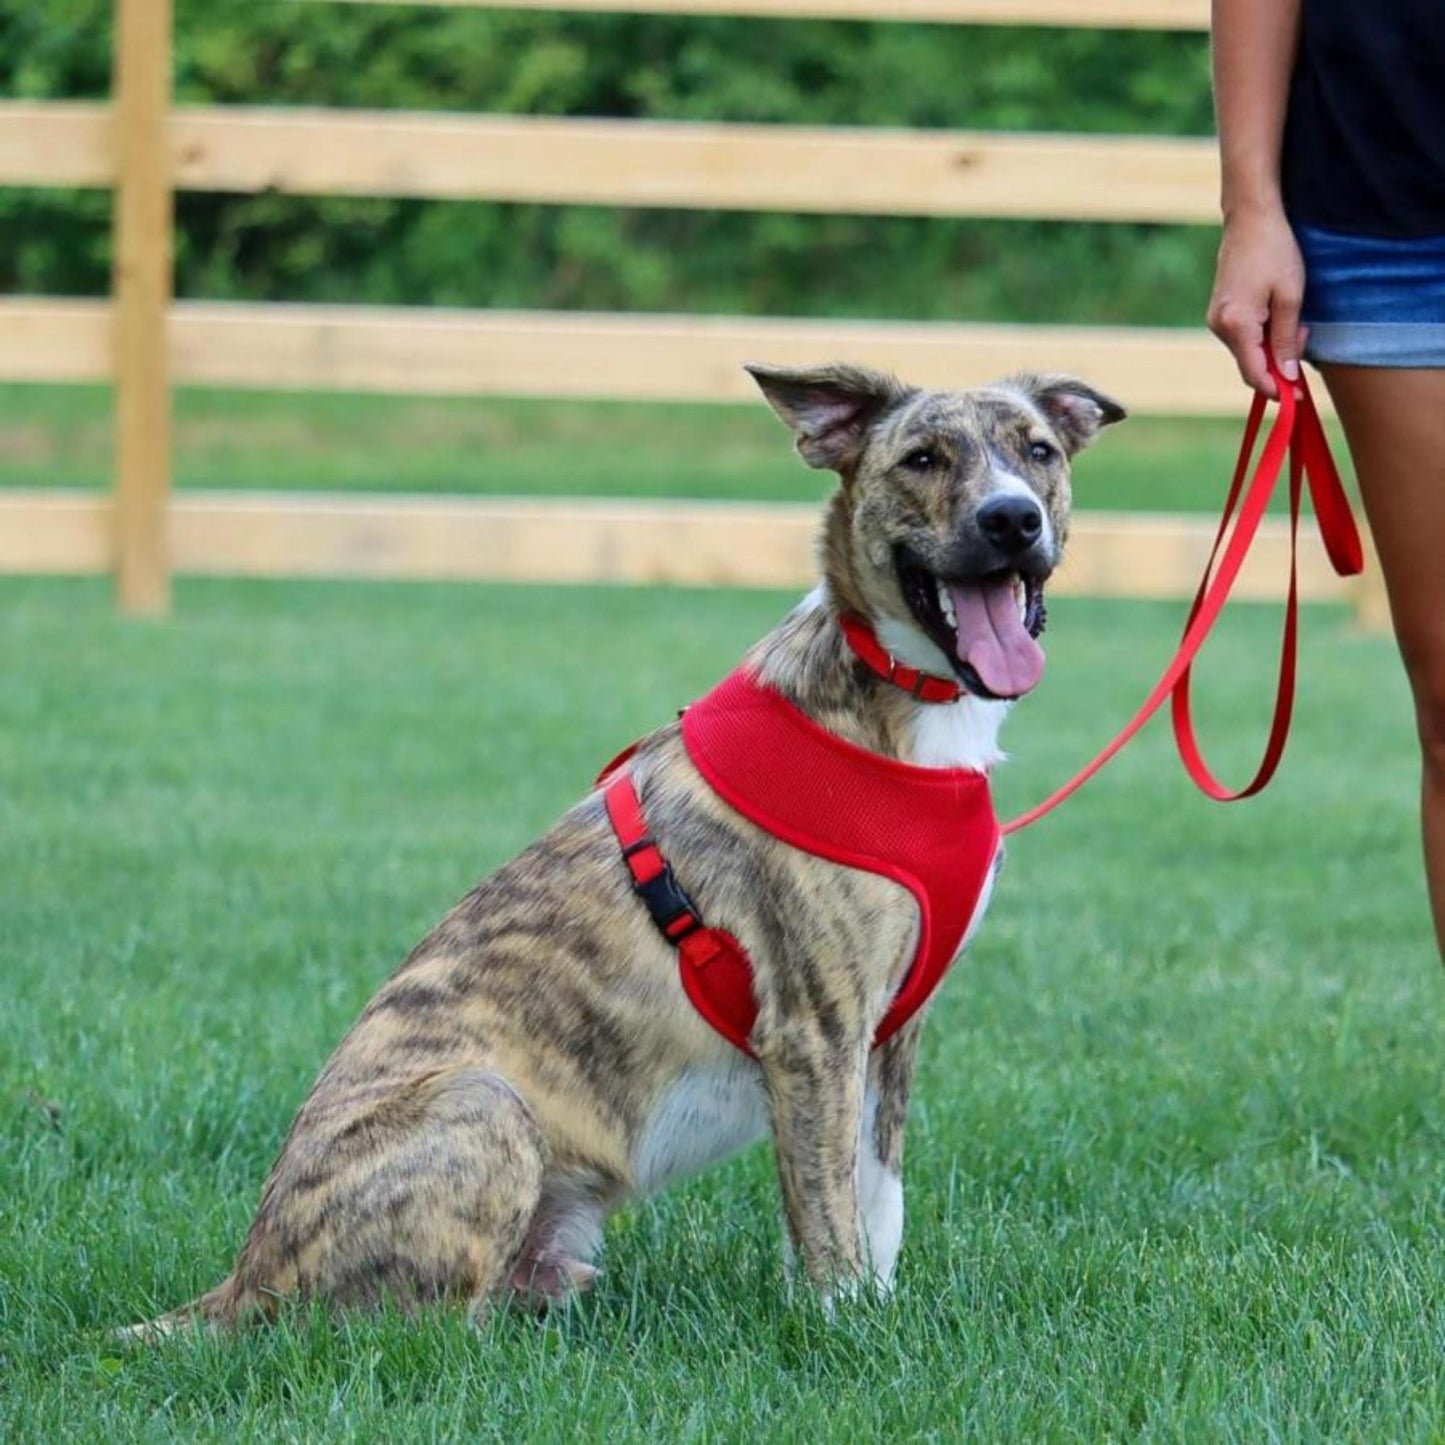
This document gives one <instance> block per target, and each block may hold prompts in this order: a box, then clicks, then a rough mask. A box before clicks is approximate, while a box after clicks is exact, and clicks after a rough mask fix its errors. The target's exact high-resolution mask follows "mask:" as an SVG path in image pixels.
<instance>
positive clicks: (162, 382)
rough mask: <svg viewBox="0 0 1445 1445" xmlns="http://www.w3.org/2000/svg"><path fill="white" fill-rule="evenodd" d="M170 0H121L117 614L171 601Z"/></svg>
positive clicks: (157, 608)
mask: <svg viewBox="0 0 1445 1445" xmlns="http://www.w3.org/2000/svg"><path fill="white" fill-rule="evenodd" d="M170 104H171V0H116V4H115V85H114V108H113V116H114V136H115V151H116V169H117V178H116V192H115V218H114V244H115V280H114V287H113V297H114V318H115V320H114V352H113V356H114V376H115V426H116V476H115V566H116V596H117V600H118V602H119V604H120V607H121V610H122V611H124V612H130V613H135V614H139V615H144V616H152V617H158V616H162V615H164V614H165V613H166V612H167V611H168V610H169V608H170V568H169V560H168V557H167V540H166V525H167V511H168V506H169V501H170V487H171V395H170V359H169V348H168V344H167V340H166V315H167V310H168V308H169V305H170V299H171V285H172V282H171V265H172V261H171V244H172V243H171V226H172V201H171V161H170V151H169V144H168V140H167V119H168V113H169V110H170Z"/></svg>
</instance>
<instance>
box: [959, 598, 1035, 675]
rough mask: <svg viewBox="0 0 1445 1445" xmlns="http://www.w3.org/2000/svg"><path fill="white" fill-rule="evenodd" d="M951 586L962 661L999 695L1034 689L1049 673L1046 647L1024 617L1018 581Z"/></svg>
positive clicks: (960, 659)
mask: <svg viewBox="0 0 1445 1445" xmlns="http://www.w3.org/2000/svg"><path fill="white" fill-rule="evenodd" d="M948 590H949V592H950V593H951V594H952V596H953V610H954V613H955V615H956V616H957V618H958V643H957V645H958V660H959V661H960V662H966V663H968V665H969V666H970V667H971V668H973V670H974V671H975V672H976V673H977V674H978V676H979V680H980V681H981V682H982V683H983V685H984V686H985V687H986V688H987V689H988V690H989V691H990V692H993V693H997V694H998V696H999V697H1020V696H1022V695H1023V694H1024V693H1026V692H1028V691H1030V690H1031V689H1032V688H1033V687H1035V686H1036V685H1037V683H1038V680H1039V678H1040V677H1042V676H1043V672H1044V650H1043V648H1042V647H1040V646H1039V645H1038V643H1037V642H1035V641H1034V639H1033V638H1032V637H1030V636H1029V634H1028V629H1027V628H1026V627H1025V626H1024V624H1023V621H1022V619H1021V618H1020V617H1019V604H1018V598H1017V596H1016V595H1015V593H1014V588H1013V583H1012V582H1011V581H1008V580H1003V579H1000V580H997V581H991V582H973V583H969V584H968V585H967V586H959V585H957V584H950V585H949V589H948Z"/></svg>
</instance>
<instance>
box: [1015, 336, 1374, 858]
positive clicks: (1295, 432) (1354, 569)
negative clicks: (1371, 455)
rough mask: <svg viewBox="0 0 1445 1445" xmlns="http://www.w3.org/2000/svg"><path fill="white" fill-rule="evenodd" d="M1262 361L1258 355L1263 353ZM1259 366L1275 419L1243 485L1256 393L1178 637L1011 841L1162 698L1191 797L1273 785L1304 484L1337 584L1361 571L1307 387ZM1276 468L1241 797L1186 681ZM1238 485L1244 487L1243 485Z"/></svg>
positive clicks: (1295, 619) (1294, 635)
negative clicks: (1279, 610) (1272, 597)
mask: <svg viewBox="0 0 1445 1445" xmlns="http://www.w3.org/2000/svg"><path fill="white" fill-rule="evenodd" d="M1266 354H1267V355H1268V352H1267V353H1266ZM1268 360H1269V369H1270V374H1271V375H1272V376H1273V377H1274V379H1275V385H1276V387H1277V389H1278V392H1279V402H1278V406H1279V410H1278V412H1277V414H1276V416H1275V419H1274V421H1273V423H1272V424H1271V426H1270V429H1269V432H1268V435H1267V436H1266V437H1265V442H1264V448H1263V450H1262V451H1261V453H1260V457H1259V462H1258V464H1257V465H1256V467H1255V470H1254V475H1253V476H1252V477H1249V464H1250V461H1251V459H1252V458H1253V456H1254V450H1255V445H1256V443H1257V441H1258V439H1259V433H1260V430H1261V427H1262V425H1263V421H1264V415H1265V411H1266V409H1267V406H1268V402H1267V400H1266V398H1265V397H1264V396H1263V395H1262V394H1260V393H1258V392H1256V393H1255V397H1254V401H1253V404H1252V405H1251V406H1250V409H1249V417H1248V420H1247V421H1246V422H1245V428H1244V438H1243V441H1242V442H1241V444H1240V449H1239V459H1238V461H1237V462H1236V463H1235V468H1234V475H1233V477H1232V478H1231V480H1230V484H1229V492H1228V494H1227V495H1226V497H1225V501H1224V509H1223V515H1222V516H1221V518H1220V521H1219V528H1218V530H1217V531H1216V533H1215V537H1214V545H1213V547H1212V548H1211V550H1210V554H1209V561H1208V563H1207V564H1206V565H1205V568H1204V576H1203V577H1202V578H1201V580H1200V583H1199V588H1198V591H1197V592H1196V593H1195V595H1194V601H1193V603H1192V604H1191V606H1190V609H1189V615H1188V617H1187V618H1186V620H1185V624H1184V635H1183V637H1182V639H1181V640H1180V643H1179V647H1178V650H1177V651H1176V653H1175V655H1174V658H1173V660H1172V661H1171V662H1170V664H1169V666H1168V667H1167V668H1166V669H1165V671H1164V675H1163V676H1162V677H1161V678H1160V679H1159V681H1158V682H1157V683H1156V684H1155V685H1154V688H1153V690H1152V691H1151V692H1150V694H1149V696H1148V697H1147V698H1145V700H1144V703H1143V705H1142V706H1141V707H1140V708H1139V710H1138V712H1137V713H1135V715H1134V716H1133V717H1132V718H1131V719H1130V720H1129V721H1128V722H1127V723H1126V724H1125V725H1124V727H1123V729H1122V730H1121V731H1120V732H1119V733H1118V735H1117V736H1116V737H1115V738H1114V739H1113V740H1112V741H1111V742H1109V743H1108V744H1107V745H1106V746H1105V747H1104V749H1103V751H1102V752H1100V753H1099V755H1098V756H1097V757H1096V758H1094V759H1093V761H1092V762H1090V763H1088V764H1087V765H1086V766H1085V767H1084V768H1083V769H1081V770H1080V771H1079V772H1078V773H1076V774H1075V775H1074V777H1072V778H1071V779H1070V780H1069V781H1068V782H1067V783H1065V784H1064V785H1063V787H1061V788H1059V789H1058V790H1057V791H1056V792H1054V793H1052V794H1050V795H1049V797H1047V798H1045V799H1044V801H1043V802H1042V803H1039V804H1037V805H1036V806H1035V807H1033V808H1030V809H1029V811H1028V812H1026V813H1023V814H1021V815H1020V816H1019V817H1017V818H1014V819H1012V820H1010V821H1009V822H1007V823H1005V824H1004V825H1003V831H1004V832H1005V833H1014V832H1017V831H1018V830H1019V829H1020V828H1026V827H1028V826H1029V824H1030V823H1034V822H1037V821H1038V819H1040V818H1042V817H1043V816H1044V815H1045V814H1046V813H1050V812H1052V811H1053V809H1055V808H1056V807H1058V805H1059V804H1060V803H1062V802H1063V801H1064V799H1065V798H1067V797H1069V796H1071V795H1072V794H1073V793H1074V792H1075V791H1077V790H1078V789H1079V788H1080V787H1082V786H1083V785H1084V784H1085V783H1086V782H1088V780H1089V779H1090V778H1092V777H1093V776H1094V774H1095V773H1097V772H1098V771H1099V770H1100V769H1101V768H1102V767H1103V766H1104V764H1105V763H1107V762H1109V760H1110V759H1111V758H1113V757H1114V755H1115V754H1116V753H1117V752H1118V751H1119V750H1120V749H1121V748H1122V747H1123V746H1124V745H1125V743H1127V742H1128V741H1129V740H1130V739H1131V738H1133V737H1134V735H1135V734H1136V733H1137V732H1138V731H1139V730H1140V728H1142V727H1143V726H1144V724H1145V723H1146V722H1148V721H1149V719H1150V718H1151V717H1153V715H1154V714H1155V713H1156V712H1157V711H1158V710H1159V708H1160V707H1161V706H1162V705H1163V703H1164V701H1165V699H1166V698H1167V699H1170V700H1171V704H1172V713H1173V722H1174V738H1175V743H1176V746H1177V747H1178V749H1179V756H1180V759H1181V760H1182V762H1183V764H1184V768H1185V770H1186V771H1187V772H1188V774H1189V776H1190V778H1191V779H1192V780H1193V782H1194V784H1195V786H1196V787H1198V788H1199V789H1200V791H1201V792H1203V793H1205V794H1206V795H1207V796H1208V797H1211V798H1214V799H1215V800H1216V801H1219V802H1235V801H1237V800H1239V799H1241V798H1248V797H1253V796H1254V795H1255V794H1256V793H1258V792H1260V791H1261V790H1262V789H1263V788H1264V787H1265V786H1266V785H1267V784H1268V783H1269V780H1270V779H1271V778H1272V777H1273V776H1274V772H1275V769H1276V768H1277V767H1278V766H1279V762H1280V759H1281V758H1282V757H1283V756H1284V747H1285V741H1286V739H1287V738H1288V736H1289V725H1290V718H1291V714H1292V711H1293V707H1294V692H1295V677H1296V663H1297V658H1298V645H1299V567H1298V541H1299V514H1300V503H1301V499H1302V495H1303V491H1304V487H1305V485H1306V484H1307V485H1308V487H1309V492H1310V501H1311V504H1312V505H1313V507H1314V512H1315V517H1316V520H1317V521H1318V524H1319V529H1320V535H1321V537H1322V538H1323V540H1324V545H1325V552H1326V554H1327V556H1328V557H1329V560H1330V564H1331V566H1332V567H1333V568H1334V570H1335V571H1336V573H1338V574H1339V575H1340V576H1342V577H1351V576H1354V575H1356V574H1357V573H1359V572H1360V571H1361V570H1362V568H1363V566H1364V551H1363V548H1362V547H1361V545H1360V535H1359V531H1358V529H1357V528H1356V526H1355V519H1354V516H1353V514H1352V513H1351V511H1350V504H1349V499H1348V498H1347V497H1346V495H1345V489H1344V485H1343V483H1342V482H1341V481H1340V474H1339V470H1338V469H1337V468H1336V466H1335V461H1334V458H1333V457H1332V456H1331V455H1330V448H1329V442H1328V440H1327V439H1326V437H1325V431H1324V426H1323V425H1322V423H1321V422H1320V417H1319V412H1318V411H1317V410H1316V409H1315V404H1314V399H1313V398H1312V397H1311V396H1310V391H1309V385H1308V383H1307V382H1306V381H1305V378H1304V375H1303V373H1301V375H1300V377H1299V379H1298V380H1297V381H1294V382H1291V381H1288V380H1286V379H1285V377H1284V376H1283V375H1282V374H1281V372H1280V370H1279V368H1278V367H1277V366H1276V364H1275V361H1274V357H1273V356H1272V355H1268ZM1286 459H1288V461H1289V539H1290V542H1289V545H1290V565H1289V590H1288V594H1287V596H1286V599H1285V616H1284V627H1283V634H1282V637H1281V642H1280V665H1279V680H1278V684H1277V688H1276V692H1275V706H1274V716H1273V719H1272V720H1271V723H1270V730H1269V737H1268V740H1267V742H1266V744H1265V749H1264V755H1263V757H1262V759H1261V761H1260V764H1259V767H1258V768H1257V770H1256V771H1255V774H1254V776H1253V778H1251V779H1250V781H1249V782H1248V783H1246V784H1245V785H1244V786H1243V787H1242V788H1238V789H1235V790H1230V789H1229V788H1227V787H1226V786H1225V785H1224V784H1222V783H1221V782H1220V781H1219V780H1218V779H1217V778H1216V777H1215V776H1214V774H1213V773H1212V772H1211V771H1210V769H1209V766H1208V764H1207V763H1206V762H1205V761H1204V756H1203V754H1202V752H1201V751H1200V748H1199V741H1198V738H1197V736H1196V734H1195V730H1194V720H1193V716H1192V713H1191V710H1190V698H1189V681H1190V672H1191V669H1192V668H1193V665H1194V661H1195V659H1196V658H1197V657H1198V655H1199V651H1200V649H1201V648H1202V647H1203V646H1204V642H1205V639H1206V638H1207V637H1208V636H1209V633H1210V631H1211V630H1212V629H1213V627H1214V624H1215V623H1216V622H1217V621H1218V619H1219V615H1220V613H1221V612H1222V611H1223V610H1224V605H1225V603H1226V602H1227V601H1228V600H1229V594H1230V592H1231V591H1232V590H1233V588H1234V584H1235V581H1236V580H1237V578H1238V576H1239V572H1240V569H1241V568H1242V567H1243V565H1244V560H1245V557H1246V556H1247V555H1248V553H1249V549H1250V547H1251V545H1252V544H1253V542H1254V539H1255V536H1256V535H1257V534H1258V532H1259V524H1260V522H1261V521H1262V520H1263V518H1264V515H1265V512H1266V510H1267V509H1268V506H1269V499H1270V496H1271V495H1272V493H1273V492H1274V488H1275V483H1276V482H1277V481H1278V480H1279V476H1280V473H1281V471H1282V470H1283V469H1284V463H1285V461H1286ZM1246 477H1249V481H1248V483H1247V484H1246V481H1245V478H1246ZM1231 524H1232V527H1231ZM1226 537H1227V538H1228V541H1227V542H1226V540H1225V539H1226Z"/></svg>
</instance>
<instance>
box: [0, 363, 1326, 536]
mask: <svg viewBox="0 0 1445 1445" xmlns="http://www.w3.org/2000/svg"><path fill="white" fill-rule="evenodd" d="M1240 406H1241V414H1242V411H1243V406H1244V400H1243V392H1241V402H1240ZM1238 445H1239V423H1237V422H1233V421H1219V420H1197V419H1196V420H1181V419H1178V418H1174V419H1169V418H1158V417H1145V418H1135V419H1133V420H1131V421H1129V422H1128V423H1127V424H1126V425H1124V426H1121V427H1117V428H1115V429H1114V430H1113V431H1111V432H1110V433H1108V435H1107V436H1106V437H1105V438H1104V439H1103V440H1101V441H1100V443H1099V445H1098V446H1097V448H1096V449H1095V450H1093V451H1090V452H1086V453H1085V454H1084V455H1083V456H1082V457H1080V458H1079V461H1078V465H1077V469H1076V475H1075V482H1076V491H1077V496H1078V504H1079V505H1080V506H1081V507H1094V508H1107V509H1128V510H1145V511H1149V510H1159V511H1176V510H1183V511H1192V510H1201V509H1202V510H1213V509H1214V508H1216V507H1217V506H1218V505H1219V502H1220V499H1221V498H1222V497H1223V494H1224V488H1225V485H1226V483H1227V482H1228V480H1229V473H1230V469H1231V467H1232V465H1233V460H1234V453H1235V449H1236V448H1237V447H1238ZM1341 455H1343V453H1342V452H1341ZM111 457H112V454H111V423H110V398H109V394H108V392H107V391H106V390H105V389H104V388H101V387H45V386H20V385H13V384H12V385H0V486H103V485H106V484H107V479H108V477H109V476H110V473H111V466H112V460H111ZM175 471H176V482H177V485H178V486H181V487H263V488H269V487H280V488H306V489H313V490H314V489H322V490H333V489H335V490H341V489H346V490H356V491H402V492H406V491H422V492H426V491H431V492H473V493H485V494H503V495H506V494H522V495H536V496H638V497H672V496H679V497H721V498H744V499H747V500H765V501H815V500H819V499H821V498H822V496H823V495H824V493H825V491H826V489H827V487H828V481H827V479H826V478H825V477H824V476H823V475H821V474H819V473H817V472H811V471H809V470H808V469H807V468H806V467H804V466H803V465H802V463H801V462H800V461H799V460H798V459H797V457H796V456H794V455H793V454H792V452H791V449H790V446H789V441H788V436H787V433H786V432H785V431H784V430H783V428H782V427H781V426H780V425H779V423H778V422H777V420H776V419H775V418H774V417H773V415H772V413H771V412H770V411H769V410H768V409H767V407H766V406H765V405H764V404H763V402H762V400H761V399H759V401H758V404H757V405H756V406H751V407H749V406H702V405H696V406H656V405H643V404H630V403H609V402H547V401H496V400H467V399H445V398H435V397H431V398H416V397H375V396H353V395H330V394H294V393H270V392H229V391H183V392H180V393H179V394H178V396H177V400H176V462H175Z"/></svg>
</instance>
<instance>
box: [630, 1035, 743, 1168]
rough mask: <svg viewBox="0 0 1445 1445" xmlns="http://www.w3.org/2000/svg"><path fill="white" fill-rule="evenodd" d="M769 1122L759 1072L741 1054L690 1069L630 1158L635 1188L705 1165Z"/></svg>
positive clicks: (736, 1147) (738, 1146) (659, 1105)
mask: <svg viewBox="0 0 1445 1445" xmlns="http://www.w3.org/2000/svg"><path fill="white" fill-rule="evenodd" d="M767 1128H768V1102H767V1099H766V1097H765V1096H764V1094H763V1081H762V1073H761V1071H760V1070H759V1068H758V1066H757V1064H755V1063H754V1062H753V1060H752V1059H750V1058H747V1057H746V1056H744V1055H743V1054H738V1055H737V1056H736V1058H733V1059H729V1060H727V1061H726V1062H725V1063H718V1064H710V1065H706V1066H702V1067H698V1068H694V1069H689V1070H688V1071H687V1072H686V1073H684V1074H683V1075H681V1077H680V1078H678V1079H677V1081H676V1082H675V1083H673V1084H672V1086H671V1087H670V1088H669V1089H668V1090H667V1091H666V1092H665V1093H664V1094H663V1096H662V1098H661V1099H660V1100H659V1101H658V1103H657V1106H656V1108H655V1109H654V1110H653V1113H652V1117H651V1118H650V1119H649V1120H648V1121H647V1124H646V1126H645V1127H644V1129H643V1131H642V1136H641V1138H640V1139H639V1141H638V1145H637V1151H636V1153H635V1154H634V1156H633V1160H632V1174H633V1178H634V1179H635V1181H636V1185H637V1191H638V1193H639V1194H651V1193H653V1192H654V1191H655V1190H658V1189H661V1188H662V1187H663V1186H664V1185H665V1184H668V1183H670V1182H671V1181H672V1180H674V1179H677V1178H680V1177H681V1176H682V1175H684V1174H692V1173H694V1172H696V1171H697V1170H699V1169H704V1168H706V1167H707V1166H708V1165H709V1164H714V1163H716V1162H717V1161H718V1160H720V1159H724V1158H726V1157H727V1156H728V1155H729V1154H733V1153H735V1152H736V1151H737V1150H739V1149H741V1148H743V1147H744V1146H745V1145H747V1144H751V1143H753V1141H754V1140H757V1139H761V1138H762V1137H763V1135H764V1134H765V1133H766V1132H767Z"/></svg>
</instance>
